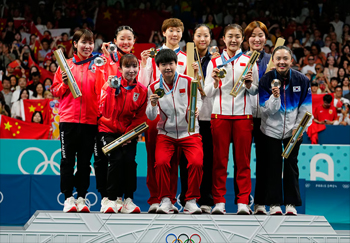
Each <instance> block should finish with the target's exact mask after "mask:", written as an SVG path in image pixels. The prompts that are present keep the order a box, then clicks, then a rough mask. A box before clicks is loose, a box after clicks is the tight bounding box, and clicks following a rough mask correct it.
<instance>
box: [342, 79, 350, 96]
mask: <svg viewBox="0 0 350 243" xmlns="http://www.w3.org/2000/svg"><path fill="white" fill-rule="evenodd" d="M342 88H343V97H344V96H345V95H347V94H349V93H350V91H349V76H346V77H344V79H343V84H342Z"/></svg>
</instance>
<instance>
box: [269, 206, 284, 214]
mask: <svg viewBox="0 0 350 243" xmlns="http://www.w3.org/2000/svg"><path fill="white" fill-rule="evenodd" d="M270 215H283V213H282V209H281V207H280V205H279V204H276V205H270Z"/></svg>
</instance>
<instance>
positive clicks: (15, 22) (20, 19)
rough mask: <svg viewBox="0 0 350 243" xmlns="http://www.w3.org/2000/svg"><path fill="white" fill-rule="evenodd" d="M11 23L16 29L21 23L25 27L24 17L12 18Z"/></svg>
mask: <svg viewBox="0 0 350 243" xmlns="http://www.w3.org/2000/svg"><path fill="white" fill-rule="evenodd" d="M13 25H14V26H15V28H16V29H18V28H19V27H21V26H22V25H23V26H25V27H27V21H26V20H25V19H24V18H17V19H13Z"/></svg>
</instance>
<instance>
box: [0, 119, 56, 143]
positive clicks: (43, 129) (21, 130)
mask: <svg viewBox="0 0 350 243" xmlns="http://www.w3.org/2000/svg"><path fill="white" fill-rule="evenodd" d="M50 128H51V126H49V125H43V124H38V123H32V122H25V121H21V120H17V119H14V118H11V117H8V116H4V115H0V138H20V139H49V134H50Z"/></svg>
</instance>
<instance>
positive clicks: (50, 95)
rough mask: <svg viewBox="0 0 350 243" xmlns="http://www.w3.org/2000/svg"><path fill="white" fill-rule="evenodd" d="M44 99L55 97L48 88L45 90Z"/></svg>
mask: <svg viewBox="0 0 350 243" xmlns="http://www.w3.org/2000/svg"><path fill="white" fill-rule="evenodd" d="M44 99H53V95H52V93H51V92H50V91H48V90H46V91H45V92H44Z"/></svg>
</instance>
